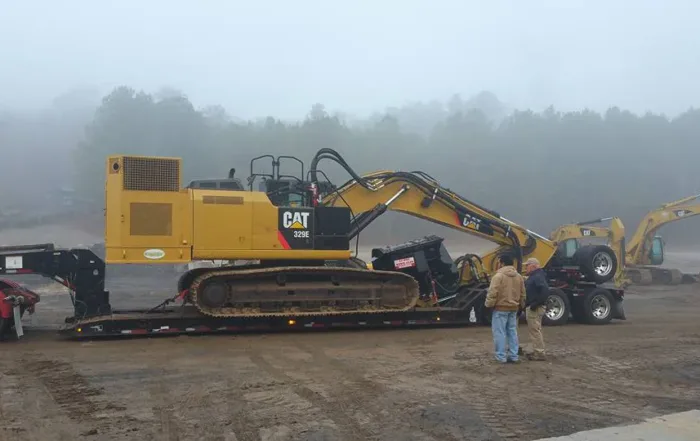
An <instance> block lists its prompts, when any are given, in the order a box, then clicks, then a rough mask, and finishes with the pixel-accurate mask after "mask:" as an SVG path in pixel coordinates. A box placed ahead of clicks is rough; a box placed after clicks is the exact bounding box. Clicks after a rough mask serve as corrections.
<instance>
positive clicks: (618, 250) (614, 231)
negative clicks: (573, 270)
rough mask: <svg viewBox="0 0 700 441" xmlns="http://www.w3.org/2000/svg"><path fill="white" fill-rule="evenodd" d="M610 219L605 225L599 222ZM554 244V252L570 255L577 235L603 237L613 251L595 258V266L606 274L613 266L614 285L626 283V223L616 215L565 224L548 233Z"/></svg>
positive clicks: (580, 236) (576, 241)
mask: <svg viewBox="0 0 700 441" xmlns="http://www.w3.org/2000/svg"><path fill="white" fill-rule="evenodd" d="M604 222H609V226H608V227H604V226H602V225H600V224H602V223H604ZM549 238H550V240H552V241H553V242H555V243H556V244H557V252H558V253H560V255H562V256H565V257H572V256H573V255H574V254H576V252H577V251H578V250H579V248H580V247H581V242H580V239H599V238H601V239H605V240H606V242H607V245H608V246H609V247H610V249H612V251H613V254H612V255H610V254H607V253H601V254H599V255H598V256H597V259H596V270H597V271H598V272H599V273H600V274H609V273H610V272H611V271H612V270H613V268H615V273H614V274H615V276H614V282H615V286H618V287H624V286H627V279H626V278H625V225H624V224H623V223H622V219H620V218H619V217H606V218H600V219H594V220H590V221H585V222H577V223H573V224H565V225H561V226H559V227H557V228H556V229H555V230H554V231H552V233H551V234H550V235H549Z"/></svg>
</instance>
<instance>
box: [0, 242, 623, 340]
mask: <svg viewBox="0 0 700 441" xmlns="http://www.w3.org/2000/svg"><path fill="white" fill-rule="evenodd" d="M442 241H443V239H442V238H441V237H437V236H430V237H426V238H423V239H419V240H416V241H411V242H408V243H406V244H401V245H396V246H393V247H385V248H380V249H374V250H373V252H372V254H373V256H375V257H376V259H375V263H374V265H375V266H376V265H381V264H382V262H389V263H390V264H391V263H392V262H395V261H397V260H406V259H409V260H413V261H414V262H417V265H415V266H413V267H410V268H407V269H405V270H404V271H403V272H407V273H409V274H411V275H412V276H413V277H415V278H416V279H417V280H419V283H420V285H421V291H423V292H424V294H425V295H426V297H430V296H437V299H438V302H437V304H438V305H439V306H437V307H431V306H416V307H414V308H411V309H409V310H404V311H396V312H382V313H373V312H367V313H353V314H342V313H340V314H332V313H331V314H326V315H308V316H307V315H294V314H290V315H288V316H274V317H273V316H270V317H265V316H260V317H246V318H241V317H228V318H221V317H209V316H206V315H203V314H202V313H200V312H199V311H197V310H196V308H194V307H193V306H191V305H189V304H188V303H187V301H186V300H187V295H186V294H187V293H185V292H183V293H179V294H177V295H175V296H173V297H171V298H168V299H166V300H165V301H163V302H162V303H161V304H160V305H157V306H155V307H154V308H151V309H140V310H113V309H112V307H111V305H110V302H109V292H108V291H106V290H105V275H106V265H105V263H104V261H103V260H102V259H101V258H100V257H98V256H97V255H96V254H95V253H94V252H92V251H91V250H89V249H82V248H74V249H60V248H56V247H55V246H54V245H53V244H39V245H26V246H18V247H0V274H6V275H23V274H37V275H42V276H45V277H48V278H50V279H52V280H54V281H57V282H59V283H60V284H62V285H63V286H65V287H66V288H68V290H69V291H70V294H71V298H72V301H73V305H74V311H73V315H72V316H71V317H68V318H66V320H65V326H64V327H63V328H62V329H61V330H60V331H59V333H60V334H62V335H64V336H66V337H69V338H77V339H82V338H98V337H114V336H125V337H128V336H143V335H163V334H167V335H176V334H214V333H232V332H233V333H238V332H247V331H258V332H260V331H265V332H268V331H293V330H328V329H356V328H361V329H362V328H364V329H367V328H399V327H437V326H466V325H469V324H488V322H489V314H488V311H486V310H485V309H484V307H483V302H484V295H485V292H486V288H487V286H488V285H487V284H485V285H484V286H479V287H476V288H473V289H469V290H459V291H456V292H454V293H446V292H444V291H441V292H439V293H438V292H437V291H436V290H435V284H434V283H431V282H430V281H429V280H428V279H427V278H426V276H428V275H431V276H430V277H437V276H438V275H439V277H440V280H441V281H442V282H443V283H445V282H446V281H447V280H449V278H450V275H452V276H454V277H457V274H456V273H455V271H456V267H455V266H454V262H453V261H452V259H451V257H450V256H449V254H448V253H447V251H446V249H445V247H444V244H443V243H442ZM574 276H575V275H574ZM562 277H573V276H572V274H567V275H562V274H550V279H551V281H552V283H555V282H556V280H561V278H562ZM433 280H435V279H433ZM17 286H18V285H17ZM553 286H554V285H553ZM27 292H29V293H31V291H27ZM31 294H34V293H31ZM447 294H449V295H447ZM34 295H35V294H34ZM623 295H624V293H623V291H622V290H619V289H615V288H606V287H603V286H600V285H595V284H586V283H575V284H569V287H563V288H556V287H553V288H552V290H551V296H550V300H551V301H552V302H553V303H552V304H551V305H550V306H549V307H550V308H551V309H552V310H553V311H554V310H556V311H555V312H556V317H554V316H551V314H550V318H549V319H548V318H547V317H545V320H544V322H545V323H544V324H545V325H560V324H564V323H565V322H567V321H568V319H569V317H570V316H573V317H574V318H575V319H576V320H578V321H583V322H586V323H590V324H604V323H608V322H609V321H610V320H612V319H620V320H625V314H624V309H623V307H622V301H623ZM28 296H29V298H28V299H26V302H27V303H24V301H21V303H23V304H25V306H26V307H31V308H32V309H33V307H34V303H35V302H36V301H38V300H39V299H38V296H36V298H34V297H32V296H31V295H28ZM601 300H604V301H607V302H608V307H609V308H608V310H607V311H604V315H603V316H601V315H600V312H596V311H597V310H596V309H595V308H596V304H599V303H600V301H601ZM180 301H181V302H182V303H181V304H179V305H178V304H177V303H178V302H180ZM32 302H34V303H32ZM596 302H598V303H596ZM29 303H31V306H29ZM173 304H175V305H174V306H173ZM15 309H17V308H15ZM25 309H26V308H25ZM15 317H16V316H15ZM12 320H13V321H12V322H11V323H8V322H6V326H5V329H4V330H3V331H4V333H5V334H7V333H8V332H9V331H10V328H12V329H15V330H16V331H17V335H18V337H19V336H21V334H22V328H21V322H20V323H19V324H18V323H16V320H15V319H12Z"/></svg>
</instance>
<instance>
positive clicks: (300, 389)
mask: <svg viewBox="0 0 700 441" xmlns="http://www.w3.org/2000/svg"><path fill="white" fill-rule="evenodd" d="M249 356H250V359H251V361H253V363H255V364H256V365H258V366H259V367H260V368H261V369H263V370H264V371H265V372H267V373H268V374H269V375H271V376H272V377H273V378H275V379H277V380H280V381H282V382H284V383H286V384H290V385H291V387H292V390H293V392H294V393H295V394H296V395H298V396H299V397H301V398H303V399H304V400H306V401H308V402H310V403H311V404H312V405H313V406H315V407H316V408H318V409H319V410H321V411H322V412H324V413H326V414H327V415H328V417H329V418H330V419H331V420H332V421H333V422H334V423H335V424H336V425H337V426H338V429H339V430H340V432H341V433H342V434H343V435H344V439H347V440H357V441H362V440H370V439H378V438H377V434H375V433H374V432H372V431H368V430H367V429H365V428H364V427H362V426H360V425H359V424H358V423H357V422H356V421H355V420H354V419H353V418H352V417H350V416H349V415H348V412H346V410H347V406H344V405H343V404H342V402H341V403H335V402H332V401H329V400H328V399H326V398H325V397H324V396H323V395H321V394H320V393H318V392H316V391H313V390H311V389H310V388H308V387H307V386H305V385H304V384H302V382H300V381H298V380H296V379H294V378H293V377H291V376H289V375H287V374H286V373H285V372H284V370H282V369H279V368H277V367H275V366H273V365H272V364H270V363H269V362H268V361H267V360H266V359H265V358H264V356H263V355H262V354H260V353H258V352H251V353H250V354H249Z"/></svg>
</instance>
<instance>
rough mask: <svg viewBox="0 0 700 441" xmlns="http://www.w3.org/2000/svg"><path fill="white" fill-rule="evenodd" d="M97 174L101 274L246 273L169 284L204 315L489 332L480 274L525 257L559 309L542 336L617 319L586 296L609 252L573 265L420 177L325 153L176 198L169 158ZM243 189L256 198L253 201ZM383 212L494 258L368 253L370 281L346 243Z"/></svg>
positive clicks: (616, 294)
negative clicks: (436, 316)
mask: <svg viewBox="0 0 700 441" xmlns="http://www.w3.org/2000/svg"><path fill="white" fill-rule="evenodd" d="M265 158H269V159H270V160H271V162H272V172H271V173H267V174H264V173H255V172H254V163H256V161H258V160H262V159H265ZM283 159H285V160H289V161H292V162H294V161H296V162H297V163H298V164H299V165H300V174H299V175H298V176H293V175H282V174H281V173H280V163H281V161H282V160H283ZM322 160H331V161H333V162H335V163H337V164H340V165H341V166H342V167H343V168H344V169H345V170H346V171H347V172H348V173H349V175H350V176H351V179H350V180H349V181H348V182H346V183H345V184H343V185H340V186H335V185H333V184H332V183H331V182H329V180H328V179H327V178H326V179H325V180H321V179H320V178H321V177H325V174H324V173H323V171H322V170H321V169H320V168H318V165H319V162H321V161H322ZM106 166H107V170H106V174H107V182H106V215H105V216H106V220H105V257H106V259H105V261H106V262H107V263H108V264H144V263H146V264H150V263H168V264H182V263H188V262H191V261H193V260H226V261H236V260H244V261H248V263H246V264H243V265H230V266H223V267H214V268H195V269H191V270H189V271H187V272H185V273H184V274H183V275H182V277H181V278H180V280H179V282H178V292H181V293H183V296H184V297H185V298H186V299H187V301H188V302H190V303H191V304H192V305H194V306H195V307H196V309H197V310H198V311H199V313H201V314H204V315H206V316H209V317H222V318H226V317H234V318H255V317H274V316H289V315H290V314H293V315H294V316H303V315H307V316H308V315H314V316H319V315H344V316H348V315H353V314H368V313H385V312H396V311H408V310H412V309H415V308H435V307H446V308H453V309H454V308H462V309H464V308H470V307H473V308H474V310H473V311H474V313H475V314H476V315H477V316H478V319H479V320H482V321H483V320H488V317H487V315H488V314H486V311H485V310H484V308H483V299H484V296H485V294H486V289H487V287H488V284H489V281H490V275H491V274H493V273H494V272H495V271H496V270H497V269H498V264H497V261H498V259H497V257H498V256H500V255H502V254H503V253H509V254H511V255H513V257H514V258H515V260H516V262H517V267H518V269H519V270H521V269H522V262H524V260H525V259H527V258H529V257H536V258H538V259H539V261H540V262H541V264H542V266H543V267H544V268H545V269H546V270H547V272H548V276H549V278H550V281H551V286H552V293H551V296H550V297H552V298H553V300H554V301H555V302H559V305H560V306H561V308H559V310H558V312H557V314H559V315H556V316H551V317H549V323H550V324H560V323H563V322H565V321H566V320H568V318H569V314H573V316H574V318H576V319H580V320H582V321H587V322H589V323H595V324H598V323H607V322H608V321H609V320H611V319H612V318H624V313H623V312H622V311H621V306H620V304H621V301H622V293H621V292H620V291H616V290H612V289H607V288H603V287H601V286H599V285H600V284H603V283H606V282H608V281H609V280H611V279H612V278H613V276H614V274H615V271H616V268H615V267H614V266H615V265H616V263H615V264H613V267H612V268H610V269H609V270H608V271H607V272H600V271H598V270H597V268H599V267H600V265H598V263H597V259H600V258H601V256H602V255H605V256H608V257H609V256H613V258H614V252H613V250H612V249H610V248H609V247H607V246H605V245H596V246H585V247H580V248H579V249H578V250H577V251H576V253H574V255H572V256H563V255H559V254H558V253H557V247H556V244H555V242H553V241H550V240H548V239H547V238H545V237H542V236H540V235H538V234H536V233H534V232H532V231H530V230H528V229H526V228H524V227H522V226H520V225H518V224H516V223H514V222H512V221H510V220H508V219H506V218H504V217H502V216H501V215H500V214H498V213H496V212H494V211H492V210H489V209H487V208H484V207H482V206H480V205H478V204H476V203H474V202H472V201H470V200H468V199H466V198H464V197H462V196H460V195H458V194H457V193H455V192H453V191H451V190H449V189H447V188H445V187H443V186H441V185H440V184H439V183H438V182H437V181H436V180H435V179H433V178H432V177H431V176H429V175H428V174H426V173H423V172H419V171H415V172H401V171H378V172H374V173H370V174H367V175H364V176H360V175H358V174H357V173H356V172H355V171H354V170H353V169H352V168H350V166H349V165H348V164H347V163H346V162H345V160H344V159H343V158H342V157H341V156H340V155H339V154H338V153H337V152H335V151H334V150H332V149H321V150H320V151H319V152H318V153H317V154H316V155H315V156H314V158H313V160H312V162H311V164H310V170H308V176H307V175H305V173H304V163H303V162H302V161H300V160H298V159H297V158H294V157H290V156H280V157H277V158H275V157H273V156H271V155H263V156H260V157H257V158H254V159H253V160H252V161H251V164H250V169H251V170H250V177H249V178H248V181H247V184H248V189H246V188H245V186H244V185H243V183H242V182H241V181H240V180H239V179H237V178H235V169H231V170H230V172H229V176H228V178H226V179H208V180H195V181H192V182H190V183H189V185H187V186H186V187H184V188H182V187H181V169H182V162H181V159H179V158H167V157H142V156H124V155H119V156H112V157H109V158H108V160H107V165H106ZM256 181H258V184H259V187H258V188H257V189H254V184H255V182H256ZM387 210H393V211H398V212H402V213H407V214H409V215H412V216H416V217H418V218H422V219H425V220H428V221H430V222H433V223H437V224H440V225H444V226H447V227H451V228H453V229H456V230H459V231H462V232H465V233H467V234H470V235H473V236H477V237H481V238H484V239H486V240H489V241H491V242H494V243H495V244H497V247H496V248H495V249H494V250H492V251H491V252H489V253H487V254H485V255H483V256H478V255H474V254H467V255H465V256H461V257H460V258H458V259H456V260H455V261H454V262H452V261H451V260H450V258H449V256H446V255H445V253H443V251H441V250H442V248H440V246H438V245H436V247H438V248H440V249H437V248H436V250H433V251H435V252H436V253H437V254H436V255H437V256H439V259H438V261H439V262H438V263H439V265H438V266H432V267H428V266H426V265H427V264H426V261H425V260H421V259H423V258H426V257H425V256H426V254H425V253H423V254H415V253H413V254H411V253H409V252H407V254H406V255H404V256H403V257H401V256H399V254H400V249H399V250H397V249H392V250H391V253H388V252H387V251H386V250H382V249H375V250H373V257H374V258H375V259H374V261H373V269H371V270H369V269H367V267H366V265H364V264H363V262H361V261H359V260H358V259H354V258H353V257H352V246H351V241H352V240H353V239H355V238H357V237H358V235H359V234H360V232H361V231H362V230H363V229H364V228H366V227H367V226H368V225H370V224H371V222H372V221H373V220H375V219H376V218H377V217H379V216H380V215H381V214H382V213H384V212H386V211H387ZM440 241H441V240H440ZM435 243H437V242H435ZM409 248H410V246H409V247H407V248H405V249H409ZM387 256H389V257H387ZM397 256H399V257H397ZM445 256H446V257H445ZM426 259H427V258H426ZM251 261H252V263H250V262H251ZM435 268H439V270H436V269H435ZM545 321H547V319H545Z"/></svg>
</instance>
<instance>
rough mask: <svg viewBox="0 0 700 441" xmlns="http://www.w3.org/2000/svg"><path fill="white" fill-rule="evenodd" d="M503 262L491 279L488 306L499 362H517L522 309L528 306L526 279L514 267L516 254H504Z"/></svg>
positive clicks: (487, 297)
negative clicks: (519, 312)
mask: <svg viewBox="0 0 700 441" xmlns="http://www.w3.org/2000/svg"><path fill="white" fill-rule="evenodd" d="M501 264H503V266H502V267H501V268H500V269H499V270H498V271H496V274H494V276H493V277H492V278H491V285H490V286H489V290H488V294H487V295H486V302H485V304H484V306H486V307H487V308H493V313H492V315H491V332H492V334H493V345H494V349H495V352H496V354H495V355H496V361H498V362H499V363H506V362H510V363H517V362H518V361H519V359H518V348H519V343H518V311H519V310H521V309H523V308H525V279H524V278H523V276H521V275H520V273H518V271H517V270H516V269H515V267H514V266H513V257H511V256H509V255H503V256H501ZM506 341H507V343H508V356H507V357H506Z"/></svg>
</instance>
